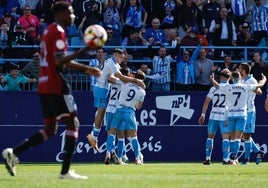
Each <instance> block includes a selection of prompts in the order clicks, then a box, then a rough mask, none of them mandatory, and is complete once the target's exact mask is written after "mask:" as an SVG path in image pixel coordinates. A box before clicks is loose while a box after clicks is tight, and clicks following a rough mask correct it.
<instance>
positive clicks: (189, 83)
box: [176, 39, 203, 91]
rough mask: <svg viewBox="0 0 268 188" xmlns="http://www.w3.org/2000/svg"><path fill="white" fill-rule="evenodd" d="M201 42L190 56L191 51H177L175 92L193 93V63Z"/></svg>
mask: <svg viewBox="0 0 268 188" xmlns="http://www.w3.org/2000/svg"><path fill="white" fill-rule="evenodd" d="M202 42H203V40H202V39H200V43H199V45H198V46H197V48H196V49H195V50H194V52H193V54H192V50H183V56H182V55H181V50H179V53H178V56H177V72H176V91H193V90H194V86H195V67H194V62H195V60H196V59H197V57H198V54H199V51H200V49H201V44H202Z"/></svg>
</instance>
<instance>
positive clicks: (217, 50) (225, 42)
mask: <svg viewBox="0 0 268 188" xmlns="http://www.w3.org/2000/svg"><path fill="white" fill-rule="evenodd" d="M213 45H214V46H233V45H232V41H231V40H229V39H220V40H218V41H214V42H213ZM222 52H223V54H222ZM231 53H232V50H231V49H230V48H229V49H228V48H225V49H221V48H215V51H214V59H216V60H220V59H222V58H223V56H224V55H225V54H228V55H231ZM222 55H223V56H222Z"/></svg>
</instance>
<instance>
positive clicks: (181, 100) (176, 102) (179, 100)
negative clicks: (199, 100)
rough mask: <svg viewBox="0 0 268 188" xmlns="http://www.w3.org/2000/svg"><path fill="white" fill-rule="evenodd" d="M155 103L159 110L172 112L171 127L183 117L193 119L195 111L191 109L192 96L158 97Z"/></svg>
mask: <svg viewBox="0 0 268 188" xmlns="http://www.w3.org/2000/svg"><path fill="white" fill-rule="evenodd" d="M155 101H156V107H157V108H158V109H162V110H169V111H170V112H171V115H170V124H169V125H174V124H175V123H176V122H177V121H178V120H179V118H181V117H182V118H185V119H191V118H192V116H193V114H194V109H190V102H191V96H190V95H170V96H158V97H156V98H155Z"/></svg>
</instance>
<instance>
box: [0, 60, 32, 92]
mask: <svg viewBox="0 0 268 188" xmlns="http://www.w3.org/2000/svg"><path fill="white" fill-rule="evenodd" d="M18 69H19V66H18V65H12V67H11V68H10V73H9V74H7V75H5V76H4V77H1V78H0V79H1V83H2V84H4V90H5V91H21V88H20V84H25V83H34V82H36V79H35V78H28V77H26V76H24V75H22V74H19V70H18Z"/></svg>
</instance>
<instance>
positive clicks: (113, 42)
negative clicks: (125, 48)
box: [105, 28, 121, 56]
mask: <svg viewBox="0 0 268 188" xmlns="http://www.w3.org/2000/svg"><path fill="white" fill-rule="evenodd" d="M106 32H107V41H106V43H105V46H121V43H120V41H119V40H117V39H116V38H115V37H114V30H113V29H112V28H106ZM105 51H106V53H107V55H108V56H111V55H112V54H113V48H106V49H105Z"/></svg>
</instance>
